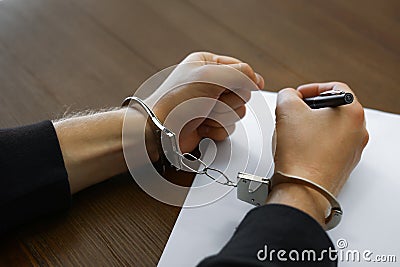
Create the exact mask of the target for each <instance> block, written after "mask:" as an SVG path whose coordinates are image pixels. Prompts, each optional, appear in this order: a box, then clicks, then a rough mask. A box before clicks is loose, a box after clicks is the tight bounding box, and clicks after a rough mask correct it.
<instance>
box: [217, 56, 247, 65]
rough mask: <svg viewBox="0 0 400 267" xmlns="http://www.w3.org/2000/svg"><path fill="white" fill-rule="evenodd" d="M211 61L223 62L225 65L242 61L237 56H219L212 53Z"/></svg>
mask: <svg viewBox="0 0 400 267" xmlns="http://www.w3.org/2000/svg"><path fill="white" fill-rule="evenodd" d="M213 61H214V62H216V63H217V64H225V65H229V64H237V63H242V61H241V60H239V59H237V58H234V57H229V56H221V55H214V56H213Z"/></svg>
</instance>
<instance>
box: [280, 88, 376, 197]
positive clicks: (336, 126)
mask: <svg viewBox="0 0 400 267" xmlns="http://www.w3.org/2000/svg"><path fill="white" fill-rule="evenodd" d="M327 90H342V91H345V92H351V93H352V91H351V89H350V88H349V87H348V86H347V85H346V84H344V83H340V82H330V83H313V84H306V85H302V86H300V87H298V88H297V90H294V89H291V88H288V89H284V90H282V91H280V92H279V95H278V100H277V108H276V134H277V148H276V154H275V166H276V170H277V171H282V172H284V173H287V174H290V175H296V176H300V177H304V178H306V179H309V180H312V181H314V182H316V183H317V184H319V185H321V186H323V187H324V188H326V189H327V190H329V191H330V192H331V193H333V194H334V195H337V194H338V193H339V191H340V189H341V188H342V186H343V184H344V183H345V182H346V180H347V178H348V177H349V175H350V173H351V171H352V170H353V169H354V167H355V166H356V165H357V163H358V162H359V160H360V157H361V153H362V151H363V149H364V147H365V145H366V144H367V142H368V132H367V130H366V128H365V120H364V110H363V108H362V106H361V104H360V103H359V102H358V101H357V99H356V98H355V99H354V102H353V103H351V104H349V105H344V106H340V107H336V108H322V109H314V110H313V109H311V108H309V107H308V106H307V105H306V104H305V103H304V102H303V100H302V98H306V97H312V96H316V95H319V94H320V93H322V92H324V91H327Z"/></svg>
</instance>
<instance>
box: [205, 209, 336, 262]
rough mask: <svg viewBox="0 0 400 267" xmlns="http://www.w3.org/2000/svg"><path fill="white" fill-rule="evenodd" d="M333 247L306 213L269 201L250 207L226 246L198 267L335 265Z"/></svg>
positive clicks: (319, 227) (326, 236) (316, 223)
mask: <svg viewBox="0 0 400 267" xmlns="http://www.w3.org/2000/svg"><path fill="white" fill-rule="evenodd" d="M279 250H283V251H285V252H284V254H283V252H281V255H280V258H281V259H283V260H279V258H278V256H277V254H278V251H279ZM293 250H295V252H293ZM333 250H334V246H333V244H332V241H331V240H330V239H329V237H328V235H327V234H326V233H325V231H324V230H323V229H322V227H321V226H320V225H319V224H318V222H316V221H315V220H314V219H313V218H312V217H310V216H309V215H308V214H306V213H304V212H302V211H300V210H298V209H295V208H292V207H289V206H285V205H278V204H269V205H265V206H261V207H257V208H254V209H253V210H251V211H250V212H249V213H248V214H247V215H246V217H245V218H244V219H243V221H242V222H241V223H240V225H239V227H238V228H237V230H236V232H235V233H234V235H233V236H232V238H231V239H230V240H229V241H228V243H227V244H226V245H225V247H224V248H222V250H221V251H220V252H219V253H218V254H217V255H214V256H211V257H208V258H206V259H204V260H203V261H202V262H201V263H200V264H199V266H198V267H214V266H218V267H221V266H230V267H236V266H249V267H251V266H337V262H336V259H335V257H336V253H335V251H333ZM310 251H314V252H315V260H314V253H313V252H310ZM324 251H325V252H324ZM296 252H298V253H296ZM303 255H304V256H303ZM285 258H286V259H287V261H284V259H285ZM291 259H292V261H291ZM309 259H310V260H309Z"/></svg>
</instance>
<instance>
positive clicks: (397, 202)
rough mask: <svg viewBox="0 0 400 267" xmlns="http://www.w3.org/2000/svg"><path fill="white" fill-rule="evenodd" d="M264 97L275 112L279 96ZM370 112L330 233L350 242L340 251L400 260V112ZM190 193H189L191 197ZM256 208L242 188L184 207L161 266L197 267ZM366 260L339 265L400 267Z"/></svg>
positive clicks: (216, 250) (216, 165) (219, 246)
mask: <svg viewBox="0 0 400 267" xmlns="http://www.w3.org/2000/svg"><path fill="white" fill-rule="evenodd" d="M263 95H264V97H265V99H266V100H267V102H268V104H269V106H270V108H271V110H274V109H275V100H276V94H274V93H264V94H263ZM251 101H253V98H252V100H251ZM365 114H366V120H367V128H368V131H369V134H370V141H369V144H368V145H367V147H366V148H365V151H364V154H363V157H362V159H361V161H360V163H359V165H358V166H357V168H356V169H355V170H354V172H353V173H352V175H351V177H350V178H349V180H348V182H347V183H346V185H345V187H344V188H343V190H342V192H341V194H340V196H339V201H340V202H341V204H342V206H343V210H344V216H343V220H342V222H341V223H340V225H339V226H338V227H337V228H335V229H333V230H332V231H330V232H328V234H329V236H330V237H331V239H332V240H333V242H334V243H336V242H337V241H338V240H339V239H345V241H346V242H347V247H346V248H345V249H342V250H340V249H339V248H338V249H339V252H340V251H343V252H346V251H348V250H359V251H360V253H363V252H364V250H369V251H371V252H373V254H372V255H370V258H371V259H374V257H375V256H377V255H395V256H396V258H397V264H398V262H400V227H399V226H400V161H399V159H400V142H399V140H398V138H399V137H400V115H395V114H390V113H384V112H380V111H376V110H370V109H366V110H365ZM249 116H250V115H249ZM250 121H251V119H249V118H248V116H247V115H246V117H245V118H244V122H243V123H244V127H245V128H247V127H249V128H251V127H252V126H251V125H247V124H249V123H250ZM235 138H236V139H235ZM240 142H243V140H241V139H238V138H237V137H235V134H234V135H233V136H232V137H231V143H232V145H233V146H234V145H235V144H236V143H240ZM220 152H221V151H220V150H218V153H220ZM221 164H222V163H221V162H214V163H213V165H212V166H213V167H216V168H218V167H221ZM228 171H229V170H228ZM202 181H204V177H201V176H196V178H195V181H194V184H196V183H202ZM190 197H191V195H190V193H189V194H188V197H187V199H189V198H190ZM252 207H253V206H251V205H249V204H247V203H244V202H242V201H239V200H237V199H236V190H232V191H230V192H229V193H228V194H227V195H226V196H225V197H223V198H221V199H220V200H218V201H216V202H214V203H212V204H209V205H206V206H202V207H199V208H184V209H182V211H181V212H180V214H179V217H178V219H177V221H176V224H175V227H174V229H173V231H172V233H171V236H170V238H169V240H168V243H167V245H166V247H165V250H164V252H163V254H162V257H161V259H160V262H159V264H158V266H159V267H171V266H174V267H179V266H182V267H183V266H184V267H187V266H195V265H196V264H198V263H199V262H200V261H201V260H202V259H203V258H205V257H207V256H210V255H213V254H215V253H217V252H218V251H219V250H220V249H221V248H222V247H223V246H224V245H225V244H226V242H227V241H228V240H229V239H230V237H231V236H232V234H233V232H234V230H235V227H237V225H238V224H239V223H240V221H241V220H242V218H243V217H244V216H245V214H246V213H247V212H248V211H249V210H250V209H251V208H252ZM342 244H343V243H342ZM260 249H261V248H260ZM255 257H256V255H255ZM345 258H346V256H345ZM366 264H367V263H366V262H365V261H364V260H363V259H362V258H361V260H360V262H359V263H355V262H348V261H346V260H344V261H339V266H354V265H357V266H387V265H389V266H396V263H386V264H384V263H373V262H369V263H368V264H367V265H366Z"/></svg>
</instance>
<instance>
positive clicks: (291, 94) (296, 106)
mask: <svg viewBox="0 0 400 267" xmlns="http://www.w3.org/2000/svg"><path fill="white" fill-rule="evenodd" d="M305 109H308V106H307V104H306V103H304V101H303V99H302V95H301V93H300V92H299V91H297V90H295V89H293V88H286V89H282V90H280V91H279V92H278V97H277V99H276V110H275V112H276V115H277V116H279V115H281V114H283V113H284V112H285V111H293V110H294V111H296V112H299V111H301V110H305Z"/></svg>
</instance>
